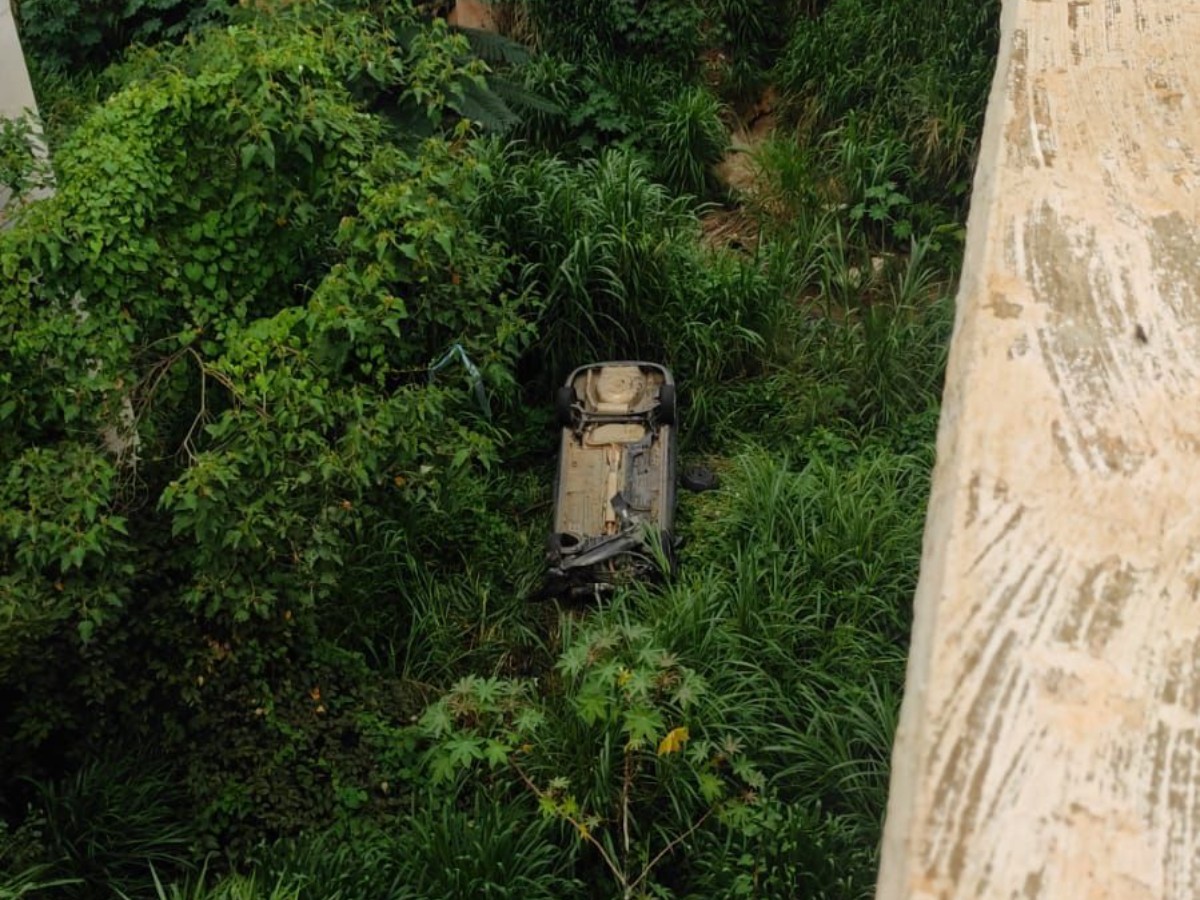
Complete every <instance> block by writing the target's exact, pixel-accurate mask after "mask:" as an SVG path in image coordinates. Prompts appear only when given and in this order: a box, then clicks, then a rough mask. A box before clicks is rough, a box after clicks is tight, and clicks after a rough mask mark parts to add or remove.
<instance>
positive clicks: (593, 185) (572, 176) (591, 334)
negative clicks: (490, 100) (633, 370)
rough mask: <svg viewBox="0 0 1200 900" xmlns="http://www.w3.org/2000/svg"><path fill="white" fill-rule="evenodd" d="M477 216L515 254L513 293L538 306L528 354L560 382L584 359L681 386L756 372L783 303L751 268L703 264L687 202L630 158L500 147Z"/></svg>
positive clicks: (729, 260)
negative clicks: (637, 369) (660, 364)
mask: <svg viewBox="0 0 1200 900" xmlns="http://www.w3.org/2000/svg"><path fill="white" fill-rule="evenodd" d="M491 166H492V169H493V171H494V172H495V175H496V177H495V181H494V184H493V185H492V186H491V190H489V191H488V192H487V193H486V195H485V197H484V199H483V200H482V202H481V203H480V204H479V207H478V209H477V211H476V214H477V215H478V216H479V218H480V219H481V220H482V221H484V222H485V223H486V224H487V225H488V226H489V227H490V228H491V230H492V233H493V234H494V235H495V236H496V237H497V238H498V239H499V240H502V241H503V242H504V243H505V244H506V245H507V246H509V247H512V248H514V249H515V250H516V252H517V253H518V257H517V259H516V261H515V265H514V268H513V287H514V289H515V290H519V291H525V292H529V293H530V294H532V295H533V296H535V297H538V298H540V299H541V304H542V312H541V317H540V322H539V327H540V334H541V337H540V339H539V342H538V346H537V347H536V348H535V351H534V352H535V355H536V356H537V357H538V358H539V359H540V360H541V361H542V364H543V366H544V368H545V370H547V371H548V372H550V373H552V377H553V378H554V379H557V378H559V377H561V376H562V375H563V374H565V372H566V371H568V370H569V369H571V368H574V367H575V366H576V365H579V363H580V361H581V360H588V359H603V358H610V359H612V358H652V359H659V360H662V361H664V362H666V363H668V364H669V365H672V366H673V367H675V368H676V369H677V370H678V371H677V374H679V375H681V376H682V377H683V378H684V379H696V380H701V379H707V380H711V379H714V378H719V377H723V376H725V375H728V374H729V373H731V372H737V371H739V370H743V369H745V368H746V367H747V366H751V365H753V364H754V363H755V362H756V360H757V358H758V355H759V354H758V350H759V348H760V347H761V346H762V345H763V342H764V333H765V332H766V331H767V329H768V326H770V325H772V324H773V323H774V321H775V319H776V316H777V313H778V309H779V306H780V304H781V303H786V298H785V297H782V296H781V295H780V294H779V292H778V291H776V290H774V289H773V288H774V285H772V284H771V283H770V282H769V281H767V280H764V277H763V275H762V273H761V272H760V271H759V270H758V269H757V267H753V266H749V265H746V264H744V263H743V262H742V261H740V260H739V259H737V258H734V257H724V258H722V257H718V258H715V259H714V258H710V257H709V256H708V255H707V254H705V253H704V251H702V249H701V247H700V245H699V243H698V235H699V224H698V221H697V219H696V217H695V214H694V213H693V211H692V209H691V208H690V206H689V203H688V201H687V199H686V198H679V197H676V196H674V195H673V194H672V193H671V192H670V191H669V190H668V189H667V188H665V187H664V186H663V185H661V184H658V183H656V182H655V181H653V180H652V178H651V177H650V172H649V169H648V166H647V164H646V163H645V162H644V161H643V160H642V159H641V158H640V157H639V156H638V155H636V154H633V153H631V152H628V151H607V152H605V153H603V154H601V155H600V156H599V157H598V158H596V159H592V160H587V161H584V162H582V163H580V164H578V165H571V164H569V163H567V162H564V161H563V160H561V159H557V158H552V157H545V156H540V155H537V154H532V153H521V152H513V151H512V150H511V149H510V150H508V151H507V152H506V153H505V152H503V148H499V147H498V148H497V156H496V158H495V159H494V160H493V161H492V162H491Z"/></svg>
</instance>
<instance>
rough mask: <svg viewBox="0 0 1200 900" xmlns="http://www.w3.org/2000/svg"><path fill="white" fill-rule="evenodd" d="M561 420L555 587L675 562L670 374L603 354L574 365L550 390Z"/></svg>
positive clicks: (607, 581)
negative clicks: (612, 359) (585, 363)
mask: <svg viewBox="0 0 1200 900" xmlns="http://www.w3.org/2000/svg"><path fill="white" fill-rule="evenodd" d="M555 414H556V416H557V418H558V422H559V424H560V425H561V426H562V436H561V439H560V445H559V454H558V477H557V478H556V481H555V491H554V524H553V530H552V532H551V534H550V538H549V541H548V542H547V557H548V562H549V566H550V571H549V587H550V589H551V592H553V593H560V594H561V593H571V594H574V595H582V596H587V595H594V594H596V593H598V592H604V591H608V590H611V588H612V586H613V585H615V584H619V583H621V582H623V581H628V580H630V579H635V578H647V577H655V576H657V575H662V574H664V572H666V571H669V570H670V569H671V568H672V567H673V565H674V548H673V544H672V525H673V523H674V517H675V465H676V444H677V438H676V435H675V417H676V408H675V379H674V378H673V377H672V376H671V373H670V371H669V370H668V369H667V368H666V367H664V366H660V365H658V364H656V363H648V362H602V363H594V364H592V365H588V366H581V367H580V368H578V369H576V370H575V371H574V372H572V373H571V375H570V377H568V378H567V381H566V384H564V385H563V387H561V388H559V389H558V394H557V396H556V397H555Z"/></svg>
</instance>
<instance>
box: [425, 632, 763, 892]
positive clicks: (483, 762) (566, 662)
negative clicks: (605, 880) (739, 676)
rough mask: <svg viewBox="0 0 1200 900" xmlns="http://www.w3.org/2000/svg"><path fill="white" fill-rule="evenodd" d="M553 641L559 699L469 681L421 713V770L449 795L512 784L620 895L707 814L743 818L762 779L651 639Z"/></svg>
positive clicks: (602, 635) (703, 691) (692, 676)
mask: <svg viewBox="0 0 1200 900" xmlns="http://www.w3.org/2000/svg"><path fill="white" fill-rule="evenodd" d="M565 643H566V649H565V650H564V651H563V653H562V655H561V656H560V658H559V660H558V663H557V665H556V669H557V671H558V673H559V675H560V676H561V678H562V694H561V695H560V696H556V697H555V696H552V697H550V698H548V701H545V702H541V703H539V702H538V701H537V699H536V698H535V697H534V695H533V694H532V691H531V690H530V687H531V686H530V685H529V684H527V683H523V682H517V681H505V680H500V679H479V678H475V677H468V678H466V679H463V680H461V681H460V682H459V683H458V684H456V685H455V686H454V687H453V688H452V689H451V691H450V692H449V693H448V694H447V695H446V696H444V697H443V698H442V699H441V700H440V701H438V702H437V703H435V704H434V705H433V706H431V707H430V708H429V709H428V710H427V711H426V712H425V714H424V716H422V718H421V721H420V724H419V730H420V732H421V733H422V735H423V736H424V737H425V738H426V739H427V740H428V741H429V742H430V747H429V751H428V760H429V771H430V773H431V776H432V778H433V780H434V782H435V783H437V782H453V783H456V784H462V783H464V780H465V779H466V778H468V777H471V776H472V775H473V774H474V773H475V772H476V771H481V772H482V771H486V770H491V771H492V772H498V773H499V775H501V776H508V777H509V778H511V777H512V776H513V775H514V774H515V776H516V779H517V781H518V782H519V784H520V785H522V786H523V787H524V788H525V789H526V790H527V791H528V792H529V793H530V794H532V795H533V796H534V797H535V798H536V799H537V801H538V806H539V808H540V810H541V812H542V814H543V816H544V817H546V818H547V819H550V820H558V821H561V822H563V823H566V824H568V825H570V827H571V829H572V830H573V832H574V833H575V834H576V836H577V837H578V839H579V840H580V841H582V842H584V843H585V844H586V845H587V846H588V848H589V849H590V851H591V852H592V853H594V854H595V855H596V856H598V858H599V860H600V862H601V863H602V868H603V869H604V871H605V872H606V873H607V875H608V877H610V878H612V879H613V881H614V882H615V884H616V886H617V887H618V888H619V890H620V891H621V894H622V896H626V897H632V896H634V895H635V892H636V891H637V890H638V889H639V888H641V889H642V890H643V891H644V890H645V889H646V886H648V885H649V884H651V883H653V882H652V879H653V874H654V870H655V867H656V866H657V865H658V864H659V863H660V862H661V861H663V860H664V859H665V858H666V857H668V856H669V855H670V854H671V853H672V851H675V850H677V848H679V847H680V845H681V844H683V842H684V841H686V840H687V839H688V837H690V836H691V835H692V834H693V833H694V832H695V831H697V830H698V829H699V828H701V827H702V826H703V825H704V824H705V823H706V822H707V821H708V820H709V819H710V817H713V818H716V819H719V820H720V821H723V822H725V823H726V824H728V825H732V826H735V827H736V826H737V825H739V824H740V823H742V822H744V821H746V820H747V819H748V818H752V817H753V815H754V810H753V807H754V804H755V799H754V793H753V791H754V789H761V788H762V787H763V784H764V782H763V777H762V775H761V774H760V773H759V772H758V771H757V769H756V768H755V767H754V766H753V764H752V763H751V762H750V761H749V759H748V757H747V756H746V754H745V753H743V752H742V748H741V746H740V745H739V743H738V742H737V741H736V740H733V739H723V735H722V725H723V723H722V720H721V718H720V714H719V712H718V710H720V708H721V704H720V702H719V701H718V702H713V701H712V700H710V698H709V697H708V691H707V686H706V684H705V681H704V679H703V678H701V677H700V676H699V675H698V674H697V673H696V672H695V671H694V670H693V669H691V668H689V667H688V666H686V665H684V664H683V663H682V662H681V661H680V660H679V658H678V657H677V656H675V655H674V654H672V653H669V652H667V651H666V650H665V649H664V648H663V647H661V646H660V645H658V644H657V643H656V642H655V641H654V639H653V634H652V632H651V630H650V629H648V628H646V627H644V626H640V625H636V624H633V623H629V622H622V621H620V620H619V619H610V620H609V621H600V622H595V623H592V624H590V625H589V626H586V627H585V628H583V629H582V630H581V632H580V633H579V634H577V635H576V634H571V633H568V634H567V635H566V638H565ZM668 810H669V812H668Z"/></svg>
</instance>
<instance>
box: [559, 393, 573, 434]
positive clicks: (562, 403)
mask: <svg viewBox="0 0 1200 900" xmlns="http://www.w3.org/2000/svg"><path fill="white" fill-rule="evenodd" d="M574 406H575V388H573V387H570V386H567V387H560V388H559V389H558V392H557V393H556V394H555V395H554V421H556V422H557V423H558V424H559V425H560V426H562V427H563V428H568V427H570V425H571V421H572V409H573V408H574Z"/></svg>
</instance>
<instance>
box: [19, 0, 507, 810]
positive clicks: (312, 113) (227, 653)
mask: <svg viewBox="0 0 1200 900" xmlns="http://www.w3.org/2000/svg"><path fill="white" fill-rule="evenodd" d="M439 42H440V43H439ZM412 46H413V45H412V44H411V43H409V44H402V43H400V42H399V41H398V38H397V37H396V35H395V33H394V31H393V30H392V29H391V28H389V27H384V26H383V25H381V24H380V23H379V22H378V21H377V20H375V19H374V18H372V17H371V16H369V15H366V14H362V13H355V12H349V13H343V12H338V11H337V10H335V9H332V8H329V7H326V6H323V5H312V4H301V5H294V4H287V5H285V6H283V7H280V8H278V9H275V8H269V9H268V10H267V11H264V12H262V13H260V14H259V15H258V16H257V17H251V18H249V19H248V20H247V21H246V22H243V23H242V24H240V25H239V26H237V27H234V28H230V29H225V30H221V31H212V32H209V33H207V34H206V36H205V37H204V38H203V39H200V40H196V41H194V42H189V43H187V44H185V45H183V46H182V47H178V48H159V49H154V50H146V51H143V52H141V53H139V54H136V55H135V56H134V57H132V58H131V59H130V61H129V62H128V64H127V65H126V67H125V68H124V69H123V73H122V78H123V79H124V80H125V86H124V87H123V88H122V89H121V90H119V91H118V92H116V93H115V94H114V95H113V96H112V97H111V98H109V100H108V101H107V102H106V103H105V104H104V105H103V106H101V107H98V108H97V109H96V110H95V111H94V112H93V113H92V114H91V115H89V117H88V118H87V120H86V121H85V122H84V123H83V124H81V125H80V126H79V128H78V129H77V130H76V131H75V132H74V134H73V136H72V138H71V140H70V141H69V142H68V144H67V145H66V146H64V147H63V148H61V150H60V151H59V152H58V154H57V155H56V164H57V166H58V169H59V179H58V190H57V193H56V195H55V196H54V197H52V198H50V199H47V200H45V201H42V202H40V203H37V204H34V205H32V206H30V207H29V208H28V209H27V210H26V211H25V212H24V213H23V214H22V216H21V217H20V220H19V222H18V223H17V225H16V227H13V228H11V229H8V230H6V231H4V232H3V234H0V268H2V269H3V272H4V275H5V278H4V281H3V286H2V287H0V324H2V325H3V327H4V329H5V331H6V334H7V335H8V336H9V340H8V341H7V342H6V343H5V345H4V346H3V347H0V360H3V364H2V366H0V368H2V369H3V374H2V375H0V391H2V394H0V421H3V423H4V425H5V428H4V430H3V436H0V561H2V562H0V615H2V616H3V617H4V619H5V621H6V622H7V623H9V627H6V628H5V629H4V631H3V635H2V637H0V641H2V642H3V649H4V650H5V651H6V652H4V654H3V658H2V661H0V678H2V679H3V690H4V692H5V695H6V698H8V700H9V701H10V702H8V703H6V704H5V708H4V710H3V711H2V713H0V715H2V716H3V721H4V726H3V727H4V730H5V733H6V734H7V735H9V736H10V740H9V741H7V742H6V745H5V747H4V748H3V753H4V765H3V767H2V768H3V770H4V772H5V773H6V776H7V777H15V776H17V775H19V774H21V773H29V772H37V770H38V767H39V765H40V762H39V760H40V759H41V758H42V754H41V752H40V749H41V748H42V747H43V746H44V745H45V744H46V743H47V742H48V741H50V740H51V739H54V740H55V741H57V742H66V743H68V744H69V743H70V742H71V740H72V739H78V738H79V737H80V736H83V735H89V734H90V735H96V736H103V735H104V733H105V732H110V731H111V732H124V733H127V734H130V733H132V734H138V735H152V736H153V739H155V740H163V741H165V742H168V743H171V742H175V746H183V747H195V748H197V749H195V750H194V751H193V752H195V753H196V755H197V756H198V757H199V758H201V759H204V760H206V761H210V760H211V761H218V760H219V759H220V753H221V748H222V744H221V742H222V735H223V734H226V733H228V731H227V730H225V731H216V730H213V731H209V730H206V724H207V723H211V722H221V723H223V724H224V725H225V726H227V727H228V726H232V724H234V723H238V724H240V725H242V726H245V727H244V731H248V732H251V733H253V731H254V729H255V728H257V727H259V722H258V717H257V716H256V713H255V710H256V709H259V708H265V707H267V706H269V704H267V703H264V702H263V700H264V699H266V698H275V697H277V696H280V695H288V694H291V695H293V696H294V695H295V694H298V693H301V692H303V691H307V690H308V689H309V688H310V687H311V685H303V686H300V685H298V684H296V683H295V682H292V683H290V684H289V683H288V681H289V679H288V678H287V677H284V676H285V675H286V674H288V673H292V674H293V675H295V673H304V674H300V675H299V678H298V679H297V680H299V679H302V678H304V677H305V675H306V674H307V673H309V672H310V671H311V668H310V667H311V666H312V665H313V658H314V657H315V656H316V655H317V654H318V653H319V651H320V648H321V646H322V641H321V640H320V638H319V636H318V635H317V632H316V619H317V613H316V609H317V608H318V607H319V606H320V605H322V604H326V603H333V602H336V600H337V599H338V598H340V597H341V596H342V594H343V591H347V592H348V589H347V588H346V587H345V583H346V582H347V581H349V580H352V578H353V574H352V573H347V572H346V571H345V570H344V560H345V559H347V558H349V557H350V556H351V555H352V554H354V553H357V552H359V549H360V548H361V547H362V545H363V543H364V541H363V536H364V535H372V534H374V533H375V531H374V530H375V527H376V525H377V524H379V523H380V522H383V521H387V522H400V523H403V526H404V527H405V528H408V529H411V531H412V532H414V533H418V532H420V531H421V530H422V527H423V524H422V517H423V516H424V515H426V514H433V511H434V510H435V509H436V508H437V504H438V498H439V497H441V496H443V491H444V492H447V493H453V492H454V490H455V483H456V482H460V483H469V482H471V481H472V480H473V479H474V478H475V477H476V474H477V472H479V471H480V470H481V469H483V468H485V467H486V466H487V465H488V464H490V463H491V462H492V461H493V460H494V459H495V458H496V452H495V446H496V445H495V438H496V432H495V430H494V429H493V428H492V426H490V425H489V424H488V423H487V421H486V419H485V418H484V417H483V416H482V414H481V413H480V412H479V411H478V410H477V411H475V412H472V411H471V399H470V398H471V396H472V393H471V382H470V380H468V379H467V378H466V377H465V376H464V377H462V378H461V379H454V380H451V379H449V378H443V379H442V380H440V381H439V382H438V383H436V384H430V383H429V379H428V373H427V370H428V366H429V364H430V362H431V360H432V358H433V357H434V356H435V355H436V354H440V353H442V352H444V351H445V349H446V348H447V347H448V346H449V345H451V344H454V343H461V344H463V345H465V346H466V347H468V348H469V349H470V351H471V353H472V355H473V357H474V358H475V359H476V360H477V361H478V362H479V364H480V366H481V368H482V371H483V375H484V377H485V378H486V379H487V381H488V383H489V384H494V385H496V386H497V387H499V388H501V389H503V387H504V386H505V384H511V377H509V376H507V375H506V371H507V369H508V367H510V366H511V365H512V362H513V361H514V360H515V358H516V356H517V355H518V354H519V352H520V351H521V350H522V349H523V347H524V345H525V342H526V340H527V335H528V332H529V327H528V324H527V322H526V321H525V318H524V316H525V312H526V311H525V309H524V308H523V307H522V305H521V304H522V301H520V300H519V299H516V298H513V297H511V296H506V295H504V294H503V293H502V292H500V290H499V278H500V276H501V273H502V269H503V266H504V260H503V258H502V256H501V255H500V253H499V251H498V248H496V247H494V246H493V245H492V244H491V242H490V241H489V240H488V239H487V238H486V237H485V236H483V235H482V234H480V233H479V231H478V230H477V229H476V228H475V227H474V225H473V224H472V223H471V222H470V221H469V219H467V218H465V217H464V213H465V212H466V210H467V209H468V208H469V205H470V203H471V201H472V197H473V194H474V192H475V190H476V180H475V179H476V164H475V160H474V158H473V156H472V153H471V148H470V145H469V144H467V143H465V142H462V141H459V142H457V143H451V142H447V141H445V140H441V139H435V140H432V141H429V142H426V143H425V144H423V145H422V146H421V147H420V148H418V149H417V150H416V151H415V152H413V153H411V154H410V153H406V152H404V151H402V150H400V149H398V148H397V147H395V146H392V145H390V144H389V143H388V142H386V141H383V140H382V136H383V134H384V133H385V131H386V125H385V123H384V122H383V121H381V119H380V117H379V116H376V115H374V114H372V113H370V112H368V111H367V106H368V104H371V103H373V102H375V101H377V100H380V99H381V98H383V99H387V98H391V99H390V101H389V102H392V101H396V100H397V98H399V102H403V103H407V104H408V105H409V107H411V108H412V109H414V110H417V111H420V112H422V113H423V114H428V115H429V116H431V117H432V118H434V119H438V120H440V117H442V116H443V113H444V109H445V108H444V103H445V101H446V98H447V97H448V96H452V94H453V89H454V86H455V85H457V84H459V83H460V81H461V79H462V78H463V77H466V76H467V75H469V74H470V69H469V68H468V69H466V70H464V68H463V67H462V66H459V65H458V63H457V62H455V60H457V59H458V58H459V51H460V49H461V47H460V41H459V40H457V39H451V38H450V37H448V36H446V34H445V32H444V30H442V29H435V28H431V29H430V30H429V31H428V32H427V33H426V36H425V43H424V50H423V53H424V54H425V58H423V61H424V62H425V63H428V62H429V60H430V59H440V60H442V61H443V62H445V61H447V60H448V61H449V62H448V63H447V64H446V65H439V66H432V65H425V66H424V67H421V66H418V65H415V64H414V61H413V60H412V59H411V57H410V51H411V50H412ZM435 51H437V52H435ZM439 54H440V55H439ZM446 118H447V119H449V118H450V117H449V116H447V117H446ZM459 128H460V136H462V135H465V134H467V133H468V129H467V128H466V127H465V126H462V125H460V126H459ZM147 672H150V673H153V675H152V677H147V675H146V673H147ZM129 685H133V686H134V687H133V688H129V687H128V686H129ZM98 710H103V711H104V714H98V712H97V711H98ZM315 723H316V720H314V718H313V717H312V712H311V711H309V713H308V719H307V720H303V723H302V724H300V725H297V726H296V727H298V728H300V730H301V734H300V735H296V734H289V733H287V732H286V731H283V730H280V731H278V732H276V733H275V735H274V736H275V738H276V739H278V741H279V743H277V744H274V745H272V746H273V749H275V750H280V752H295V751H296V750H297V748H302V747H305V746H307V745H308V739H307V738H306V737H305V736H304V734H303V732H304V729H305V728H306V727H311V726H314V725H315ZM233 730H237V729H233ZM185 735H186V736H187V738H188V740H187V741H185V740H184V736H185ZM289 744H290V751H288V750H287V748H288V747H289ZM281 746H282V749H281ZM217 768H218V770H219V766H218V767H217ZM230 787H231V791H232V792H233V793H235V794H236V793H237V790H236V788H237V785H236V783H232V784H231V786H230ZM211 795H212V796H216V797H219V798H222V800H226V799H227V798H225V796H224V795H223V794H222V793H221V791H219V790H215V791H212V792H211ZM314 795H315V796H316V797H318V798H320V797H323V796H324V792H323V791H319V792H314ZM234 800H236V801H237V802H234ZM234 800H229V801H228V802H229V803H230V805H231V808H232V809H233V811H234V815H233V819H234V820H238V819H239V818H240V817H241V815H242V814H241V812H240V810H241V808H242V807H239V806H238V805H237V804H238V803H245V804H249V805H251V806H252V805H253V798H251V799H250V800H247V799H246V798H245V797H241V798H240V799H238V798H237V797H235V798H234ZM318 808H320V809H322V810H324V811H327V810H328V807H323V806H319V807H318ZM298 818H299V819H300V820H303V818H304V817H303V816H302V815H300V816H298ZM283 830H285V831H286V830H287V828H286V827H285V828H284V829H283Z"/></svg>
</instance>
